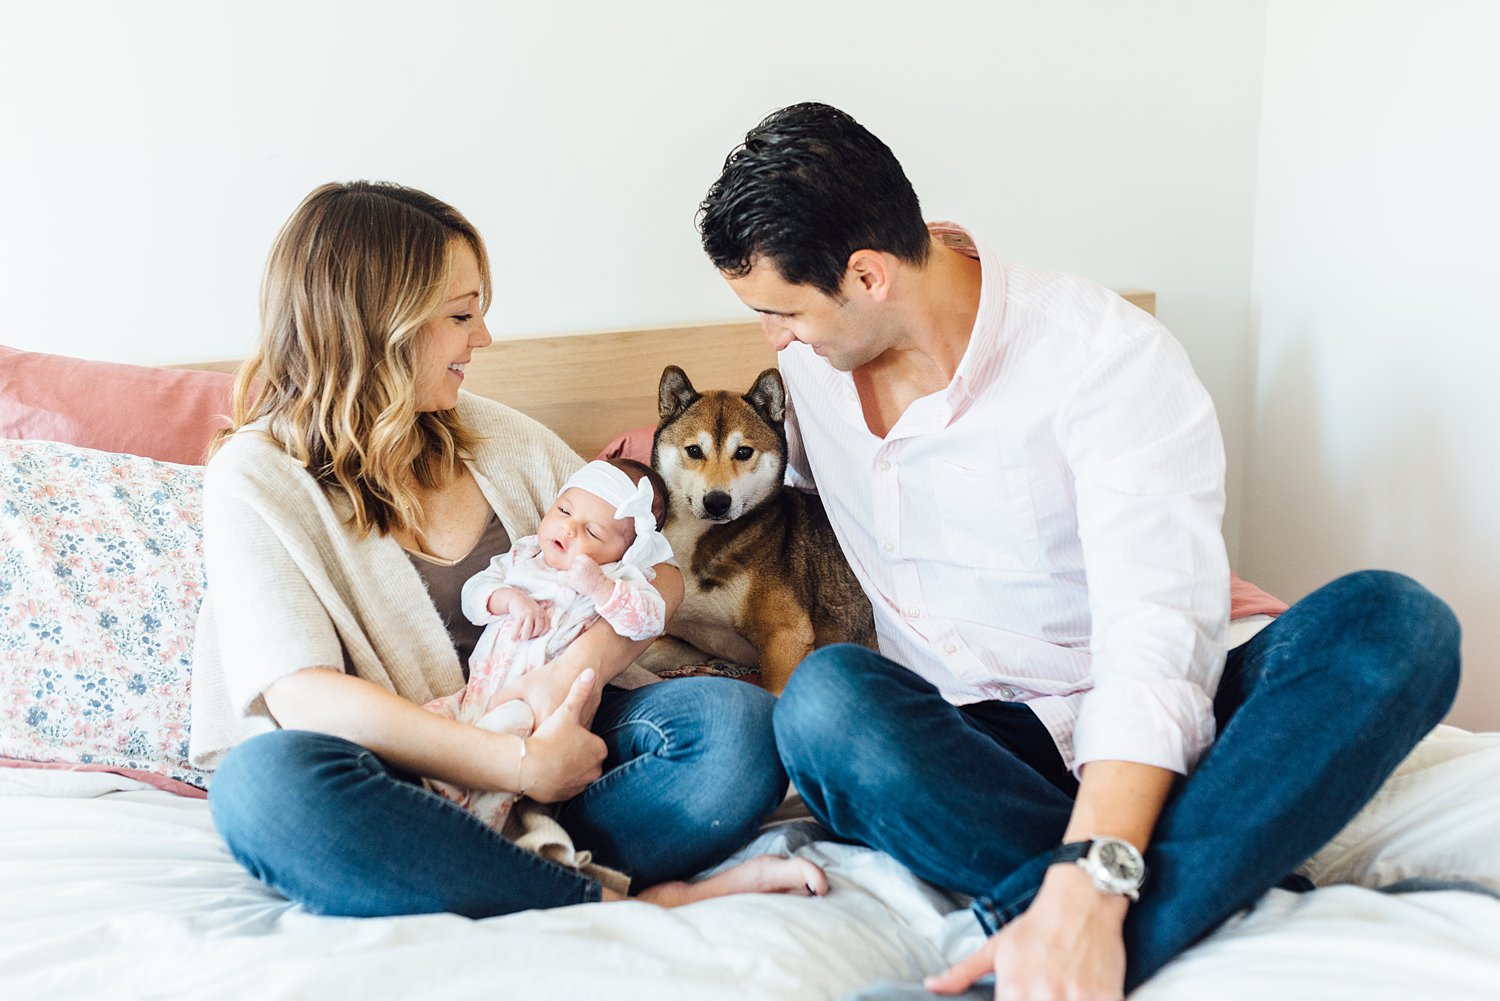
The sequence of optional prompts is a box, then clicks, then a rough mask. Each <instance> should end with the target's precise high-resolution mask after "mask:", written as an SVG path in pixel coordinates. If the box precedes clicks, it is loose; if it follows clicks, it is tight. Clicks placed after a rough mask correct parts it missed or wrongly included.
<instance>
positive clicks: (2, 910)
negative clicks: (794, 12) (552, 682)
mask: <svg viewBox="0 0 1500 1001" xmlns="http://www.w3.org/2000/svg"><path fill="white" fill-rule="evenodd" d="M1132 297H1133V298H1134V299H1135V300H1136V301H1137V303H1138V304H1140V305H1143V306H1144V307H1145V308H1148V309H1149V308H1151V306H1152V297H1151V295H1150V293H1132ZM669 363H670V364H678V365H681V366H683V367H684V368H685V369H686V370H687V371H688V373H689V375H690V376H691V377H692V378H693V380H694V381H695V383H697V384H698V385H701V386H720V387H726V388H748V387H749V385H750V383H751V381H752V380H753V378H754V376H755V374H756V373H757V372H759V371H760V370H761V369H762V368H765V367H768V366H770V365H772V364H774V357H773V355H772V353H771V351H770V349H769V348H768V347H767V346H766V344H765V342H764V340H763V339H762V338H761V337H760V333H759V326H758V324H755V323H734V324H710V325H703V326H695V327H678V328H670V329H652V330H629V331H611V332H602V333H593V334H586V335H577V336H569V337H542V338H530V339H515V340H504V341H500V342H498V343H497V344H496V345H495V346H494V347H493V348H492V349H490V350H489V351H488V352H483V353H481V354H480V355H478V356H477V357H476V362H475V364H474V365H473V366H472V367H471V368H470V369H469V374H468V378H467V379H466V386H467V388H469V389H470V390H471V391H475V392H479V393H482V394H485V395H491V396H494V397H496V398H499V399H502V400H505V401H506V402H508V403H510V404H511V405H513V406H516V407H518V408H519V409H521V410H524V411H526V412H528V413H530V414H532V415H533V416H535V417H537V418H538V419H539V420H542V421H543V422H544V423H547V424H548V425H549V426H551V427H553V428H554V429H556V430H557V431H558V432H559V433H560V434H561V435H562V436H563V437H564V439H565V440H567V441H568V442H569V444H570V445H572V446H573V447H574V448H575V449H576V450H577V451H579V452H580V454H583V455H594V454H596V453H598V452H599V451H601V450H602V449H605V448H606V447H607V446H609V445H610V444H611V443H617V442H619V441H621V440H623V438H624V437H628V435H626V433H627V432H630V431H633V430H637V429H639V428H641V427H643V426H646V425H649V424H650V423H651V421H652V420H653V417H654V414H655V408H656V403H655V387H656V379H657V377H658V376H659V374H660V371H661V368H662V367H663V366H664V365H666V364H669ZM49 366H50V367H49ZM231 368H232V364H229V363H224V364H198V365H193V366H184V367H182V368H181V369H177V370H165V369H137V368H136V367H133V366H107V365H101V364H99V363H84V362H78V361H77V360H73V359H60V358H57V357H56V356H39V355H36V354H35V353H24V352H8V353H0V425H3V430H4V432H5V434H6V436H7V438H11V439H17V438H25V439H31V440H28V441H24V442H17V441H8V442H5V443H3V445H0V449H3V456H0V467H3V469H4V471H5V473H6V476H4V477H0V480H4V481H8V484H9V485H8V486H4V491H8V492H6V493H5V496H4V497H3V498H0V509H3V514H0V524H3V526H4V537H3V539H0V542H3V545H4V547H5V549H4V556H3V560H0V683H3V686H4V688H3V691H4V693H5V697H6V699H7V702H6V705H5V706H4V707H3V708H0V738H3V742H0V759H6V760H5V761H4V763H5V764H7V765H9V767H3V768H0V846H3V850H0V997H3V998H6V999H18V998H47V999H54V998H87V997H106V996H107V997H111V998H118V997H124V998H146V997H171V998H177V997H203V998H216V999H217V998H241V997H244V998H265V997H278V998H280V997H318V998H323V997H376V998H387V997H391V998H394V997H408V996H423V997H426V996H433V997H486V998H488V997H493V996H505V995H506V994H507V993H515V992H519V991H524V992H525V993H526V994H527V995H533V996H544V997H558V998H574V997H578V998H583V997H600V998H604V997H608V998H612V999H613V998H619V999H630V998H651V999H669V1001H671V999H683V1001H687V999H693V1001H713V999H720V998H723V999H731V998H733V999H767V1001H770V999H802V998H806V999H824V998H828V999H832V998H840V997H842V996H844V995H845V994H848V993H849V992H852V991H854V990H856V989H858V988H861V987H865V986H868V985H869V984H871V983H874V982H878V981H891V982H910V981H915V980H918V979H920V978H921V977H922V976H924V975H926V974H930V973H933V972H936V971H938V970H940V969H942V968H943V967H944V966H945V965H946V964H947V963H948V962H950V961H953V960H955V959H957V958H960V957H961V956H963V955H965V954H966V953H967V952H968V951H970V950H972V949H973V948H975V947H977V946H978V944H979V942H980V932H979V929H978V927H977V925H976V924H975V923H974V921H973V919H972V918H971V916H970V915H969V913H968V911H967V910H966V909H965V908H964V906H963V905H964V901H962V900H960V899H958V898H956V897H954V896H952V895H950V894H947V893H944V892H942V891H939V890H937V889H935V888H933V887H932V886H930V885H927V884H924V883H922V882H921V881H919V880H916V879H915V878H913V877H912V876H911V875H910V874H908V873H906V872H905V871H904V870H903V869H902V868H901V867H900V866H898V865H896V864H895V863H894V862H893V861H892V860H891V859H890V858H888V857H887V856H884V855H882V854H880V853H877V852H874V851H871V850H869V849H865V848H861V847H858V846H854V845H847V844H840V843H835V842H832V841H829V840H826V839H824V838H822V837H820V833H821V832H820V831H819V829H818V828H817V826H816V824H814V823H813V822H812V821H811V820H810V819H809V818H808V817H807V816H806V813H805V811H803V810H802V809H801V808H800V805H799V804H798V803H797V801H796V799H795V797H792V798H790V799H789V800H788V802H787V803H786V804H784V806H783V808H782V810H781V811H779V812H778V813H777V814H776V815H775V816H773V817H772V818H771V819H770V820H769V821H768V822H767V824H766V826H765V827H764V828H763V830H762V832H761V834H760V835H759V837H758V838H757V839H756V840H755V841H754V842H753V843H752V844H751V845H749V846H747V847H746V848H745V849H744V850H743V851H742V852H741V853H740V855H741V857H743V856H748V855H750V854H754V853H760V852H768V851H784V852H795V853H798V854H801V855H804V856H806V857H808V858H810V859H813V860H814V861H816V862H818V863H819V864H821V865H823V866H824V867H825V868H826V870H827V871H828V873H829V877H830V883H831V886H832V892H830V894H829V895H828V896H827V897H825V898H821V899H807V898H783V897H758V896H741V897H733V898H724V899H719V900H713V901H707V902H703V903H700V904H695V905H692V906H689V907H686V908H682V909H679V910H673V911H663V910H659V909H656V908H653V907H651V906H649V905H646V904H639V903H634V902H631V903H622V904H607V905H606V904H595V905H584V906H578V907H570V908H563V909H560V910H553V911H545V912H542V911H538V912H527V913H524V914H517V915H511V916H508V917H503V918H491V919H486V920H481V921H473V920H469V919H465V918H460V917H456V916H453V915H428V916H420V917H403V918H389V919H344V918H325V917H318V916H315V915H311V914H308V913H306V912H305V911H303V910H302V909H301V908H299V907H296V906H294V905H291V904H289V903H287V902H286V901H285V900H283V899H281V898H279V897H278V896H277V895H275V894H274V893H272V892H270V891H268V890H267V889H265V888H264V887H263V886H262V885H261V884H259V883H258V882H257V881H256V880H255V879H254V878H252V877H251V876H250V875H249V874H248V873H246V872H244V871H243V870H241V868H240V867H239V866H238V865H237V864H236V863H235V862H234V861H233V860H232V859H231V858H230V857H229V855H228V854H227V852H226V850H225V848H224V846H223V844H222V842H221V841H220V839H219V837H218V836H217V834H216V833H215V831H214V829H213V826H212V823H211V821H210V819H209V815H208V810H207V803H206V801H205V800H204V799H203V798H202V787H203V785H204V784H205V782H206V780H207V777H206V776H203V775H201V774H199V773H195V772H194V771H193V770H192V769H191V767H190V765H189V764H188V763H187V762H186V761H185V758H184V755H183V753H182V752H183V747H182V745H183V743H184V739H183V738H184V737H185V727H186V722H187V721H186V716H185V713H186V700H185V696H186V686H187V684H188V683H189V681H190V677H189V676H188V674H187V670H186V654H185V652H184V650H183V643H184V641H185V638H184V635H183V630H184V629H187V628H189V627H190V622H191V616H190V612H191V610H192V609H194V608H195V607H196V600H195V599H196V597H197V596H201V587H202V586H203V585H202V581H201V579H200V578H199V577H197V576H195V575H194V573H193V569H192V567H193V563H194V560H195V559H199V558H200V557H199V556H198V555H197V551H196V550H194V548H193V546H194V538H193V529H194V525H193V522H192V518H193V510H194V509H193V504H194V500H195V498H194V493H193V491H194V484H195V482H196V477H197V475H198V474H197V471H196V469H195V468H194V467H193V465H192V462H193V461H195V460H194V459H193V457H192V450H193V449H194V448H201V442H202V439H203V437H204V435H205V433H206V427H205V426H200V425H203V424H204V422H205V421H208V422H209V423H211V413H209V412H208V411H205V410H204V406H205V405H206V404H205V403H204V402H203V401H205V400H207V401H215V400H221V399H222V394H223V392H224V390H225V384H226V377H225V376H224V375H223V373H224V372H227V371H228V370H230V369H231ZM131 380H136V381H134V382H132V381H131ZM126 383H128V384H129V385H130V386H131V387H132V388H131V391H130V393H128V394H126V395H125V396H123V397H122V396H121V395H120V394H115V393H112V392H111V391H110V387H114V386H119V385H123V384H126ZM48 385H51V386H67V387H68V389H67V390H66V392H68V393H70V394H71V396H70V397H69V402H68V404H67V406H66V407H64V406H63V405H62V404H59V403H57V401H56V399H52V400H48V399H40V398H38V394H41V395H42V396H45V395H46V393H48V392H52V393H53V394H54V396H55V395H56V394H57V393H58V392H62V391H61V390H55V389H54V390H48V389H47V388H46V387H47V386H48ZM80 386H83V387H89V392H88V393H87V394H80V393H79V388H78V387H80ZM153 394H155V395H153ZM195 394H198V395H196V396H195ZM85 395H86V396H88V397H89V399H88V400H87V403H88V405H89V406H90V407H92V408H93V411H94V412H93V413H91V414H83V415H82V416H79V415H77V414H72V413H70V414H68V415H67V420H66V421H64V420H62V416H60V411H61V410H63V409H68V410H77V409H79V408H80V406H81V405H82V404H81V403H80V400H81V399H82V397H83V396H85ZM199 397H201V399H200V398H199ZM184 401H188V402H190V403H191V404H192V406H193V407H195V408H196V410H195V411H194V413H193V414H192V415H189V414H186V413H181V412H179V411H181V409H182V407H183V406H185V405H186V404H185V402H184ZM174 408H176V409H175V410H174ZM210 409H211V408H210ZM205 413H209V416H204V415H205ZM195 422H196V423H195ZM184 428H187V429H188V430H190V431H191V432H192V433H191V434H186V435H185V436H184V437H183V440H182V441H177V442H173V443H172V448H171V449H167V448H166V446H165V445H162V446H160V449H159V450H158V454H155V455H154V457H153V454H152V451H151V449H148V448H146V447H145V446H143V445H141V444H140V442H141V441H143V440H146V439H149V440H150V441H151V442H157V443H159V442H160V441H161V440H162V439H164V438H165V437H171V436H172V435H173V434H176V433H177V432H181V431H182V430H183V429H184ZM47 437H51V438H54V439H60V440H61V442H62V443H60V444H44V443H42V442H39V441H36V440H34V439H39V438H47ZM122 444H123V445H125V446H128V447H121V446H122ZM85 446H93V447H92V448H88V447H85ZM153 447H155V446H153ZM174 450H175V451H174ZM121 453H132V454H130V455H125V454H121ZM101 456H102V458H101ZM80 494H83V495H86V496H84V498H83V500H82V501H81V502H80ZM110 505H114V506H113V507H110ZM49 518H50V519H52V521H53V522H55V523H56V524H59V525H62V526H64V527H63V528H61V529H56V530H54V529H51V528H43V529H39V528H38V527H37V526H38V524H39V523H41V522H44V521H46V520H47V519H49ZM49 533H50V534H49ZM132 533H134V534H132ZM100 540H103V541H100ZM28 547H30V548H29V549H28ZM91 547H93V548H91ZM18 554H19V555H18ZM28 554H29V555H28ZM28 574H29V575H30V576H28ZM80 582H82V583H80ZM122 582H123V583H127V584H128V585H129V587H122V586H120V585H121V584H122ZM141 595H146V596H145V597H141ZM70 602H71V604H69V603H70ZM54 605H56V606H59V607H60V606H67V607H66V608H61V610H59V608H55V607H53V606H54ZM142 623H146V624H149V623H155V625H151V626H150V627H149V628H148V627H147V625H142ZM174 630H175V633H174ZM85 647H87V648H89V649H91V650H92V652H91V653H85V652H84V648H85ZM95 647H98V648H107V649H106V650H104V652H103V653H101V652H100V650H94V649H92V648H95ZM105 653H107V654H108V656H105ZM39 665H40V666H39ZM122 665H123V666H122ZM22 729H26V732H27V733H28V734H29V736H28V737H27V739H25V740H22V739H19V738H17V737H16V736H15V735H16V733H18V732H20V731H21V730H22ZM1273 764H1274V763H1268V766H1273ZM1303 872H1304V874H1305V875H1307V876H1308V877H1309V878H1310V879H1312V880H1313V882H1315V883H1316V884H1318V885H1319V887H1320V889H1318V890H1317V891H1315V892H1312V893H1307V894H1300V895H1299V894H1294V893H1291V892H1289V891H1285V890H1279V889H1278V890H1272V891H1270V892H1268V893H1267V894H1266V895H1265V896H1264V897H1263V898H1262V899H1261V900H1259V901H1258V902H1257V903H1256V904H1255V906H1254V907H1252V908H1250V909H1248V910H1246V911H1244V912H1242V913H1240V914H1238V915H1236V916H1235V917H1234V918H1232V919H1231V920H1230V921H1229V922H1228V923H1226V925H1224V926H1223V927H1222V928H1220V929H1219V930H1218V931H1216V932H1215V933H1214V934H1212V935H1211V936H1209V937H1208V938H1207V939H1206V940H1205V941H1203V942H1202V943H1200V944H1199V945H1198V946H1196V947H1194V948H1193V949H1191V950H1190V951H1189V952H1187V953H1186V954H1184V955H1183V956H1182V957H1181V958H1180V959H1178V960H1177V961H1176V962H1174V963H1173V964H1171V965H1170V966H1169V967H1167V968H1166V969H1165V970H1164V971H1163V972H1162V973H1161V974H1160V975H1159V976H1158V977H1157V978H1155V979H1154V980H1153V981H1151V982H1150V983H1149V984H1147V985H1146V986H1145V987H1143V988H1141V989H1140V990H1139V991H1137V992H1136V993H1135V994H1134V995H1132V997H1133V998H1136V999H1140V1001H1178V999H1181V1001H1188V999H1192V1001H1201V999H1205V998H1216V999H1226V1001H1233V999H1239V998H1245V999H1250V998H1255V999H1257V1001H1260V999H1264V998H1267V997H1277V998H1279V999H1283V1001H1287V999H1298V998H1308V999H1312V998H1318V999H1326V998H1345V997H1347V998H1361V999H1374V1001H1383V999H1390V1001H1395V999H1398V998H1400V999H1403V1001H1404V999H1410V998H1418V997H1420V998H1454V999H1464V998H1474V999H1479V998H1494V997H1497V996H1500V897H1497V896H1496V894H1497V893H1500V734H1475V733H1468V732H1465V731H1462V730H1458V729H1454V728H1451V727H1439V728H1438V729H1437V730H1436V731H1434V732H1433V733H1432V734H1431V735H1430V736H1429V737H1427V738H1426V739H1425V740H1424V741H1423V742H1422V743H1421V744H1420V745H1419V746H1418V748H1417V749H1416V751H1415V752H1413V754H1412V755H1411V756H1410V757H1409V758H1408V760H1407V761H1406V762H1405V763H1404V764H1403V765H1402V767H1401V769H1400V770H1399V771H1398V772H1397V774H1396V775H1395V776H1393V777H1392V779H1391V780H1390V781H1388V782H1387V783H1386V785H1385V786H1384V787H1383V789H1382V791H1381V792H1380V794H1379V795H1378V796H1377V797H1376V799H1375V800H1374V801H1373V802H1372V803H1371V804H1370V805H1369V806H1368V807H1367V808H1366V809H1365V810H1364V811H1363V812H1362V813H1361V814H1360V815H1359V816H1358V817H1357V818H1356V819H1355V820H1354V821H1353V822H1352V823H1351V824H1350V825H1349V827H1348V828H1346V829H1345V831H1343V832H1342V833H1341V834H1340V835H1339V837H1338V838H1336V839H1335V840H1334V841H1333V842H1332V843H1331V844H1330V845H1329V846H1328V847H1327V848H1325V849H1324V850H1323V851H1321V852H1319V853H1318V855H1316V856H1315V857H1314V858H1312V859H1311V860H1309V861H1308V863H1307V864H1306V865H1305V866H1304V867H1303Z"/></svg>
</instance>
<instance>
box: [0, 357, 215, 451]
mask: <svg viewBox="0 0 1500 1001" xmlns="http://www.w3.org/2000/svg"><path fill="white" fill-rule="evenodd" d="M233 382H234V379H233V376H230V375H229V374H227V373H225V372H195V371H186V370H175V369H165V368H149V367H146V366H143V365H119V364H115V363H113V362H102V361H83V360H81V359H78V358H64V357H63V356H62V355H49V354H40V353H38V352H34V351H18V350H16V349H15V348H7V347H0V437H5V438H33V439H43V440H46V441H62V442H68V443H69V444H73V445H82V446H84V447H85V448H97V449H100V450H102V451H105V452H129V453H131V454H133V455H146V456H150V457H151V458H153V459H160V460H162V461H163V462H179V463H200V462H202V461H203V454H204V451H205V450H206V449H207V447H208V442H209V439H210V438H211V437H212V436H213V433H214V432H215V431H217V430H218V429H219V428H221V427H223V426H224V425H225V423H226V422H225V420H224V418H222V417H221V416H219V415H221V414H227V413H228V412H229V394H230V387H231V386H232V385H233Z"/></svg>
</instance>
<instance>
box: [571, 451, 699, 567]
mask: <svg viewBox="0 0 1500 1001" xmlns="http://www.w3.org/2000/svg"><path fill="white" fill-rule="evenodd" d="M571 487H577V488H578V489H579V490H587V491H588V492H589V493H591V494H593V495H594V496H595V497H598V498H599V499H601V500H603V501H604V502H605V503H606V504H613V505H614V506H615V517H616V518H628V519H630V520H631V521H633V522H634V523H635V541H634V542H632V543H631V544H630V548H629V549H627V550H625V555H624V556H622V557H620V562H621V563H625V564H628V565H630V566H633V567H638V568H640V569H642V570H644V569H646V568H647V567H650V566H653V565H655V564H657V563H664V562H666V561H667V560H670V559H671V558H672V544H671V543H669V542H668V541H667V537H666V536H665V535H662V534H661V532H659V531H657V530H656V515H654V514H652V513H651V501H652V499H653V498H654V497H655V496H656V492H655V491H654V490H652V489H651V480H650V478H649V477H646V476H642V477H641V482H640V483H638V484H637V483H632V482H631V480H630V477H629V476H628V475H626V473H625V471H624V470H623V469H619V468H617V467H615V466H613V465H611V464H609V463H608V462H604V461H603V460H600V459H596V460H594V461H593V462H590V463H589V464H588V465H586V466H584V467H583V468H582V469H580V470H579V471H578V472H576V473H574V474H573V475H572V476H570V477H568V482H566V483H564V484H563V488H562V490H559V491H558V494H559V495H561V494H562V492H563V491H564V490H568V489H569V488H571Z"/></svg>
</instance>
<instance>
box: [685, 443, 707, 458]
mask: <svg viewBox="0 0 1500 1001" xmlns="http://www.w3.org/2000/svg"><path fill="white" fill-rule="evenodd" d="M683 451H684V452H686V453H687V457H688V458H689V459H701V458H703V449H701V448H699V447H698V446H697V445H689V446H688V447H687V448H685V449H683Z"/></svg>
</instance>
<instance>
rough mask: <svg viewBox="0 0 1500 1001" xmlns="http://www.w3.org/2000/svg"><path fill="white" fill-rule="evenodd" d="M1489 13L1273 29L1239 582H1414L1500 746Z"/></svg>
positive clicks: (1371, 11)
mask: <svg viewBox="0 0 1500 1001" xmlns="http://www.w3.org/2000/svg"><path fill="white" fill-rule="evenodd" d="M1497 39H1500V5H1495V4H1493V3H1487V2H1485V3H1481V2H1469V3H1462V2H1452V0H1439V2H1434V0H1386V2H1379V3H1366V2H1356V0H1344V2H1332V0H1318V2H1316V3H1310V4H1309V3H1300V2H1293V0H1273V2H1272V4H1271V5H1270V10H1269V18H1268V27H1267V43H1266V62H1265V99H1264V118H1263V125H1262V131H1261V143H1260V189H1259V203H1258V210H1257V223H1256V242H1255V266H1254V304H1255V312H1256V322H1255V327H1256V331H1257V335H1258V358H1257V378H1256V388H1255V393H1254V404H1253V412H1252V415H1251V421H1252V425H1253V427H1254V432H1253V435H1252V439H1251V453H1250V463H1249V473H1250V475H1249V479H1248V485H1247V490H1246V493H1245V503H1244V506H1245V511H1246V515H1245V519H1244V522H1243V535H1242V560H1241V570H1242V572H1243V573H1244V574H1245V575H1246V576H1247V577H1249V578H1250V579H1252V580H1255V581H1257V582H1258V583H1260V584H1262V585H1263V586H1265V587H1267V588H1268V589H1270V590H1272V591H1274V592H1276V593H1278V594H1279V595H1281V596H1282V597H1284V598H1288V599H1293V598H1297V597H1300V596H1301V595H1303V594H1305V593H1307V592H1308V591H1310V590H1312V589H1314V588H1315V587H1317V586H1318V585H1320V584H1322V583H1323V582H1325V581H1327V580H1329V579H1331V578H1333V577H1335V576H1338V575H1339V574H1341V573H1344V572H1346V571H1349V570H1355V569H1359V568H1362V567H1369V566H1376V567H1386V568H1390V569H1395V570H1400V571H1403V572H1406V573H1409V574H1411V575H1413V576H1415V577H1416V578H1417V579H1419V580H1421V581H1422V582H1423V583H1425V584H1426V585H1427V586H1428V587H1430V588H1432V589H1433V590H1434V591H1436V592H1437V593H1438V594H1439V595H1440V596H1442V597H1443V598H1445V599H1446V600H1447V601H1448V602H1449V603H1450V604H1451V605H1452V606H1453V608H1454V610H1455V611H1456V612H1457V613H1458V616H1459V620H1460V621H1461V622H1462V623H1463V626H1464V631H1465V637H1464V662H1465V663H1464V672H1465V676H1464V681H1463V685H1462V688H1461V690H1460V695H1459V702H1458V705H1457V707H1456V708H1455V710H1454V712H1453V714H1452V716H1451V721H1452V722H1455V723H1457V724H1460V725H1464V726H1468V727H1470V728H1475V729H1500V462H1497V461H1496V460H1497V458H1500V450H1497V445H1496V442H1497V435H1500V391H1497V373H1500V321H1497V315H1500V314H1497V308H1496V301H1495V299H1496V291H1497V289H1500V250H1497V248H1500V236H1497V234H1500V59H1497V58H1496V47H1495V46H1496V40H1497Z"/></svg>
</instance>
